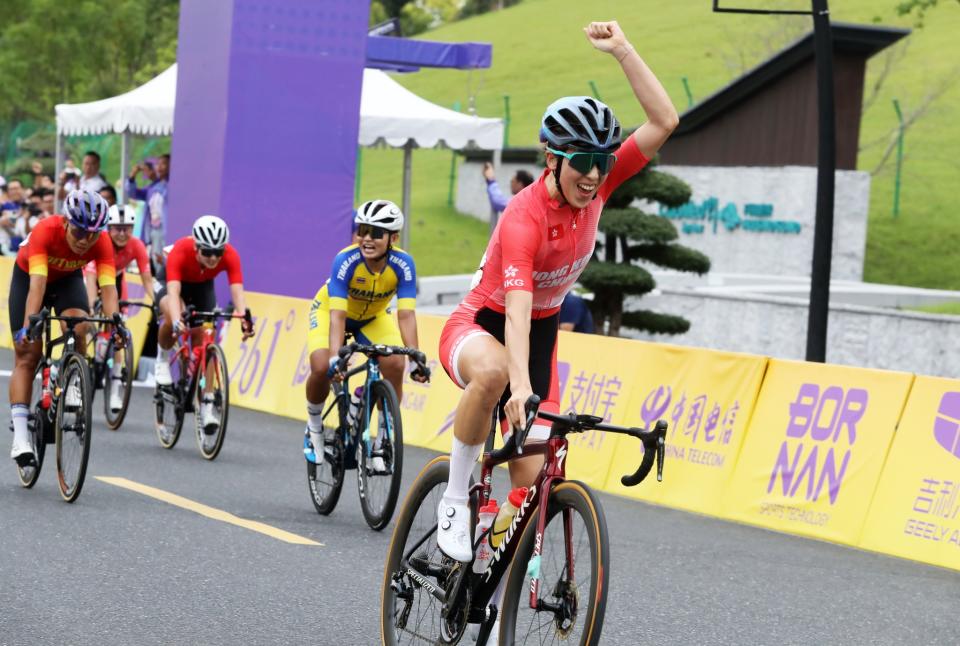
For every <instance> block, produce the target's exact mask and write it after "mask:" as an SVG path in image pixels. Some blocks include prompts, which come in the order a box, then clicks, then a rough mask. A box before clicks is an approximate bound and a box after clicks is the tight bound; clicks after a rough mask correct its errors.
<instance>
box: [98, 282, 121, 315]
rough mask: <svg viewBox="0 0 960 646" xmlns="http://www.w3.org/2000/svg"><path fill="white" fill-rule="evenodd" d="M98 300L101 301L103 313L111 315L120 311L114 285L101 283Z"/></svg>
mask: <svg viewBox="0 0 960 646" xmlns="http://www.w3.org/2000/svg"><path fill="white" fill-rule="evenodd" d="M100 300H101V302H102V303H103V313H104V315H105V316H107V317H111V316H113V315H114V314H116V313H117V312H119V311H120V308H119V304H118V301H119V299H118V297H117V286H116V285H103V286H102V287H101V288H100Z"/></svg>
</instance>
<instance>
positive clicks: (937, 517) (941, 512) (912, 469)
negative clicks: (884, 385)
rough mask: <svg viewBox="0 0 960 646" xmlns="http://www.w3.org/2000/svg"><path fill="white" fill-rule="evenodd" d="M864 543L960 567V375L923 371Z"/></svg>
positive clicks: (909, 402) (876, 498) (892, 451)
mask: <svg viewBox="0 0 960 646" xmlns="http://www.w3.org/2000/svg"><path fill="white" fill-rule="evenodd" d="M860 546H861V547H864V548H866V549H869V550H875V551H878V552H884V553H886V554H894V555H896V556H903V557H906V558H909V559H914V560H917V561H925V562H927V563H932V564H934V565H941V566H944V567H950V568H954V569H958V570H960V381H957V380H952V379H937V378H934V377H917V380H916V382H915V383H914V385H913V389H912V390H911V392H910V399H909V400H907V407H906V409H905V410H904V412H903V418H902V419H901V421H900V426H899V427H898V428H897V433H896V436H895V437H894V439H893V446H892V447H891V448H890V454H889V455H888V457H887V462H886V465H885V466H884V468H883V474H882V475H881V476H880V482H879V484H878V486H877V490H876V493H875V494H874V496H873V504H872V505H871V506H870V514H869V516H868V517H867V522H866V524H865V525H864V529H863V536H862V538H861V539H860Z"/></svg>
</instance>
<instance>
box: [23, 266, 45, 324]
mask: <svg viewBox="0 0 960 646" xmlns="http://www.w3.org/2000/svg"><path fill="white" fill-rule="evenodd" d="M46 291H47V277H46V276H44V275H42V274H30V291H28V292H27V304H26V305H25V306H24V312H23V327H27V326H28V325H30V315H31V314H36V313H37V312H39V311H40V306H41V305H43V295H44V293H45V292H46Z"/></svg>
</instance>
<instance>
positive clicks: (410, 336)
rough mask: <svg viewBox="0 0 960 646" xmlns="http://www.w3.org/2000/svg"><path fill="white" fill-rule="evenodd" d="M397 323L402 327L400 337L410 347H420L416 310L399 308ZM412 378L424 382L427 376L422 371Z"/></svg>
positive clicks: (414, 374)
mask: <svg viewBox="0 0 960 646" xmlns="http://www.w3.org/2000/svg"><path fill="white" fill-rule="evenodd" d="M397 325H398V326H399V327H400V338H401V339H403V345H405V346H407V347H408V348H417V349H419V348H420V339H419V338H418V336H417V312H416V310H397ZM411 379H413V380H414V381H418V382H420V383H423V382H425V381H426V380H427V376H426V375H423V374H421V373H413V374H411Z"/></svg>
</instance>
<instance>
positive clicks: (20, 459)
mask: <svg viewBox="0 0 960 646" xmlns="http://www.w3.org/2000/svg"><path fill="white" fill-rule="evenodd" d="M10 457H11V458H13V459H14V460H16V462H17V464H18V465H19V466H21V467H30V466H36V465H37V456H36V454H35V453H34V452H33V446H31V445H30V441H29V440H24V441H22V442H18V441H17V438H14V439H13V448H12V449H10Z"/></svg>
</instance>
